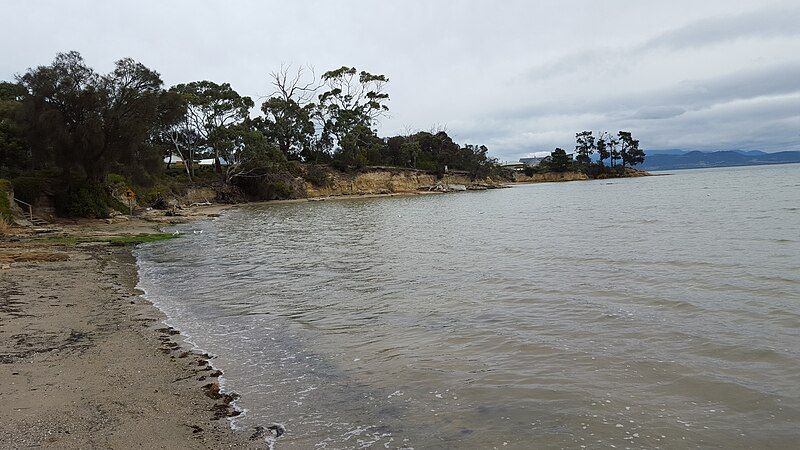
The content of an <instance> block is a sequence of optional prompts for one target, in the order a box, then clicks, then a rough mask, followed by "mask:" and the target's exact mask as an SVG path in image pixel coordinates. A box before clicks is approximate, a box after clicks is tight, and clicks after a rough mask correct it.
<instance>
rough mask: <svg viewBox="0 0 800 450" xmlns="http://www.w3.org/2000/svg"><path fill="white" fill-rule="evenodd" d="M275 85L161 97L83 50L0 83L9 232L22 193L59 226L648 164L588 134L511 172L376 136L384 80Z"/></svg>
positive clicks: (155, 84)
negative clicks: (384, 177)
mask: <svg viewBox="0 0 800 450" xmlns="http://www.w3.org/2000/svg"><path fill="white" fill-rule="evenodd" d="M269 77H270V81H271V86H272V88H273V92H272V94H271V95H269V96H268V97H267V98H265V99H264V100H263V101H262V102H261V104H260V105H259V110H257V111H254V109H255V107H256V103H255V102H254V101H253V99H251V98H250V97H247V96H242V95H240V94H239V93H238V92H236V91H235V90H234V89H233V88H232V87H231V85H230V84H228V83H216V82H213V81H208V80H202V81H195V82H190V83H181V84H177V85H175V86H171V87H165V86H164V82H163V81H162V79H161V76H160V75H159V74H158V73H157V72H156V71H154V70H152V69H150V68H148V67H146V66H144V65H143V64H141V63H139V62H136V61H134V60H132V59H130V58H124V59H121V60H119V61H117V62H116V63H115V65H114V69H113V70H112V71H111V72H109V73H107V74H101V73H97V72H96V71H95V70H94V69H92V68H91V67H89V66H88V65H87V64H86V62H85V61H84V60H83V58H82V57H81V55H80V54H79V53H78V52H75V51H72V52H67V53H59V54H58V55H56V57H55V59H54V60H53V61H52V62H51V63H50V64H48V65H44V66H38V67H35V68H31V69H28V70H27V71H26V72H25V73H23V74H21V75H19V76H17V77H16V79H15V80H14V81H6V82H0V190H2V191H4V192H3V193H4V194H5V195H0V220H2V221H5V222H10V221H11V219H12V217H11V216H12V211H11V209H12V208H13V207H14V203H15V202H14V200H13V199H9V201H6V198H8V197H9V195H8V193H9V192H12V191H13V193H14V194H13V197H14V198H16V199H17V200H18V201H19V202H22V203H21V204H23V205H28V204H30V205H33V206H32V207H36V206H38V205H47V206H48V207H49V208H50V209H51V210H52V211H53V214H54V215H57V216H61V217H89V218H104V217H108V216H109V215H110V214H113V213H114V211H117V212H121V213H128V212H130V209H131V207H132V206H141V207H150V208H157V209H168V208H169V207H170V203H171V200H173V199H175V198H185V197H186V196H187V193H188V192H190V191H194V192H196V191H198V190H201V191H203V192H205V194H204V195H203V196H202V199H203V200H204V201H205V202H209V201H215V202H222V203H236V202H243V201H258V200H275V199H291V198H303V197H308V196H313V195H315V194H319V193H326V192H327V193H332V194H336V193H358V189H355V188H352V186H353V185H354V184H357V183H358V182H359V181H358V177H359V175H363V174H365V173H371V172H391V173H392V174H394V175H396V174H398V173H401V172H402V173H403V175H402V176H403V177H404V178H405V180H401V181H398V180H397V179H392V180H390V182H388V186H387V187H384V188H380V189H373V190H375V191H376V192H375V193H380V192H381V191H383V190H387V191H389V192H391V191H392V190H393V189H394V188H395V186H396V185H397V184H398V183H399V184H400V185H404V187H405V188H410V189H413V188H414V187H416V188H417V189H419V188H422V187H423V185H424V184H427V185H428V186H425V187H428V188H431V187H433V186H430V185H435V184H436V183H438V182H439V180H445V182H446V181H447V177H455V180H456V181H455V182H458V183H470V184H471V185H474V186H476V187H479V188H480V187H486V186H494V185H497V184H500V183H505V182H513V181H530V180H533V179H535V178H536V177H537V176H538V177H539V178H541V179H548V180H550V179H556V180H557V179H559V177H558V176H555V177H554V176H551V174H564V173H577V174H581V175H582V176H583V177H584V178H603V177H621V176H632V175H635V171H632V170H631V167H632V166H635V165H637V164H640V163H641V162H642V161H643V160H644V152H643V151H642V150H641V149H640V148H639V141H638V140H636V139H634V138H633V137H632V135H631V133H630V132H624V131H620V132H619V133H618V134H617V135H611V134H610V133H600V134H599V135H598V136H597V137H595V136H594V134H593V133H592V132H589V131H584V132H581V133H578V134H577V135H576V146H575V151H574V153H573V154H567V152H566V151H564V150H562V149H560V148H559V149H556V150H555V151H553V152H552V153H551V154H550V155H549V156H548V157H546V158H544V160H543V161H541V162H539V163H538V164H537V165H536V166H535V167H534V166H525V167H524V168H522V169H517V170H516V171H514V170H510V169H509V168H507V167H505V166H504V165H502V164H500V163H499V162H498V161H497V160H496V159H495V158H492V157H490V156H489V155H488V152H489V149H488V148H487V147H486V146H485V145H473V144H463V145H462V144H458V143H456V142H454V141H453V139H452V138H451V137H450V136H449V135H448V134H447V132H446V131H445V130H443V129H434V130H431V131H416V132H411V131H409V132H407V133H405V134H403V135H398V136H391V137H381V136H379V135H378V133H377V130H376V127H377V124H378V121H379V120H380V119H381V118H382V117H384V116H385V115H386V114H387V113H388V111H389V106H388V103H389V95H388V93H387V92H386V87H387V84H388V82H389V79H388V78H387V77H386V76H385V75H380V74H372V73H369V72H366V71H359V70H357V69H356V68H353V67H346V66H343V67H340V68H338V69H335V70H330V71H327V72H324V73H322V74H321V75H320V76H317V75H316V74H315V72H314V71H313V69H310V68H304V67H300V68H294V69H293V68H291V67H287V66H283V67H281V68H279V69H278V70H276V71H275V72H273V73H271V74H270V76H269ZM593 155H596V157H593ZM362 178H363V177H362ZM561 179H578V178H575V177H571V178H569V177H567V178H564V177H561ZM342 186H350V187H351V188H352V189H349V190H348V189H347V188H342ZM351 191H352V192H351ZM6 203H10V204H6ZM173 203H174V202H173Z"/></svg>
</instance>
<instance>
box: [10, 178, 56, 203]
mask: <svg viewBox="0 0 800 450" xmlns="http://www.w3.org/2000/svg"><path fill="white" fill-rule="evenodd" d="M48 184H49V182H48V179H47V178H44V177H40V176H30V175H23V176H19V177H16V178H14V179H12V180H11V185H12V186H14V196H15V197H16V198H18V199H20V200H22V201H23V202H26V203H30V204H31V205H35V204H36V200H38V199H39V197H40V196H41V195H42V193H43V192H44V191H45V188H46V187H47V186H48Z"/></svg>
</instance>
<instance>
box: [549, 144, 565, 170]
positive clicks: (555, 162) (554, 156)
mask: <svg viewBox="0 0 800 450" xmlns="http://www.w3.org/2000/svg"><path fill="white" fill-rule="evenodd" d="M568 167H569V157H568V156H567V152H565V151H564V149H562V148H557V149H555V150H553V152H552V153H550V170H552V171H553V172H566V171H567V168H568Z"/></svg>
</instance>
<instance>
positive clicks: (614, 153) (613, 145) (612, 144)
mask: <svg viewBox="0 0 800 450" xmlns="http://www.w3.org/2000/svg"><path fill="white" fill-rule="evenodd" d="M618 146H619V141H618V140H617V139H616V138H615V137H614V136H613V135H611V134H609V135H608V150H609V155H610V157H611V167H614V166H615V165H616V162H617V161H619V160H620V158H621V157H622V155H620V153H619V147H618Z"/></svg>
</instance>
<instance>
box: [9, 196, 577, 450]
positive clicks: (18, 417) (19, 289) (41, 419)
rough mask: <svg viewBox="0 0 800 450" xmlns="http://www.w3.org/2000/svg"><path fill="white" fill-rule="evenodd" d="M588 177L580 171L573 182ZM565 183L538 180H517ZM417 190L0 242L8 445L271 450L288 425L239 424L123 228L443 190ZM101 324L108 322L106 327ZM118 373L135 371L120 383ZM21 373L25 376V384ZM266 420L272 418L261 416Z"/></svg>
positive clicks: (201, 212) (215, 209)
mask: <svg viewBox="0 0 800 450" xmlns="http://www.w3.org/2000/svg"><path fill="white" fill-rule="evenodd" d="M563 181H581V180H563ZM563 181H551V180H547V181H544V180H542V181H533V182H524V181H523V182H513V183H506V184H504V187H510V186H513V185H516V184H530V183H542V182H563ZM443 193H446V192H437V191H408V192H405V191H403V192H391V193H364V194H346V195H333V196H321V197H310V198H301V199H290V200H273V201H263V202H247V203H238V204H218V203H214V204H207V205H206V204H202V205H193V206H187V207H184V208H181V209H178V210H177V211H176V214H174V215H169V216H168V215H166V212H165V211H157V210H151V211H146V212H144V213H143V214H140V215H135V216H132V217H127V216H117V217H114V218H111V219H106V220H89V219H78V220H72V221H68V220H65V221H60V222H59V223H56V224H54V228H51V229H50V230H39V231H45V232H43V233H41V234H40V233H39V231H36V230H33V231H31V230H17V231H21V232H22V231H25V232H26V233H24V234H19V235H17V236H16V237H13V238H11V239H5V238H4V239H0V282H2V285H3V286H4V287H5V286H9V288H8V289H4V291H5V292H0V376H5V378H6V379H7V380H11V381H10V382H9V383H7V384H5V385H4V386H3V387H2V388H0V421H2V422H0V444H2V446H9V447H15V448H17V447H32V446H37V447H38V446H41V447H44V448H63V447H65V446H66V447H92V446H101V447H130V446H136V445H139V446H141V445H145V446H146V447H148V448H265V447H266V446H268V445H269V440H270V439H271V438H272V437H273V436H274V434H273V433H279V432H280V431H281V430H270V429H269V428H264V427H263V426H259V427H257V428H256V429H252V430H236V429H233V428H232V427H231V424H230V423H229V422H228V420H227V418H228V417H234V416H236V415H239V414H240V413H241V412H242V411H241V410H238V409H236V404H235V402H236V399H237V398H238V396H237V395H236V394H235V393H227V392H225V390H224V389H222V388H221V387H220V377H221V376H223V372H222V371H221V370H218V369H217V368H214V367H213V364H212V361H213V357H212V356H210V355H208V354H205V353H201V351H196V350H193V348H194V346H193V345H192V344H191V343H190V342H188V341H186V340H185V339H183V337H182V335H181V334H180V331H179V330H176V329H174V328H172V327H171V326H169V325H168V324H167V321H168V318H167V316H166V315H165V314H164V313H163V312H162V311H161V310H160V309H158V307H157V306H156V305H155V304H153V303H152V302H151V301H150V300H148V299H147V298H146V297H145V293H144V292H142V291H140V290H139V289H138V288H137V285H138V279H139V272H138V264H137V262H136V256H135V255H134V252H133V247H132V246H131V245H128V246H115V245H114V243H113V241H112V242H110V241H111V240H113V239H114V238H116V237H120V236H129V237H130V236H136V235H140V236H142V235H152V234H157V233H160V232H161V230H162V228H163V227H166V226H172V225H178V224H182V223H189V222H193V221H196V220H209V219H213V218H216V217H219V215H220V214H221V213H222V212H224V211H226V210H229V209H232V208H238V207H243V206H248V205H256V206H258V205H269V204H285V203H300V202H320V201H335V200H351V199H365V198H382V197H406V196H417V195H434V194H443ZM98 324H99V325H98ZM120 380H125V381H124V382H123V381H120ZM21 381H23V382H21ZM262 425H266V424H262Z"/></svg>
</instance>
